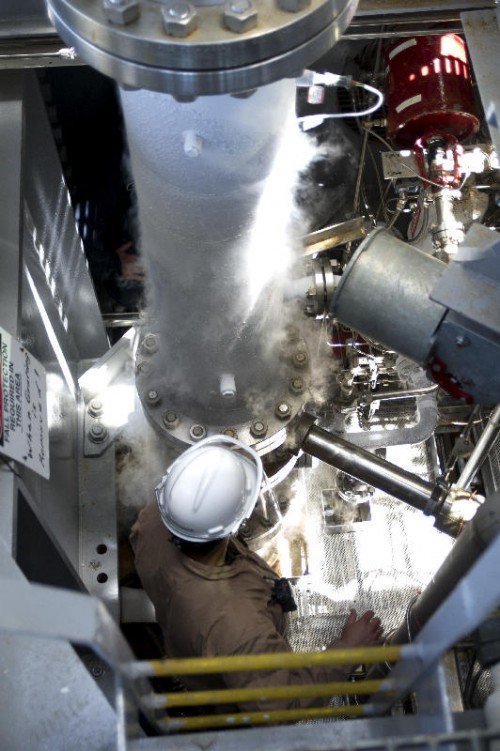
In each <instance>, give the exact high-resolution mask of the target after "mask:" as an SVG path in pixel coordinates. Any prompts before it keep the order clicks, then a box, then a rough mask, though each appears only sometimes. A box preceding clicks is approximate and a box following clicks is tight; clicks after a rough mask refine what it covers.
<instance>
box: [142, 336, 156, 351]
mask: <svg viewBox="0 0 500 751" xmlns="http://www.w3.org/2000/svg"><path fill="white" fill-rule="evenodd" d="M158 346H159V345H158V336H157V335H156V334H146V336H145V337H144V339H143V340H142V350H143V352H145V354H147V355H154V354H156V352H158Z"/></svg>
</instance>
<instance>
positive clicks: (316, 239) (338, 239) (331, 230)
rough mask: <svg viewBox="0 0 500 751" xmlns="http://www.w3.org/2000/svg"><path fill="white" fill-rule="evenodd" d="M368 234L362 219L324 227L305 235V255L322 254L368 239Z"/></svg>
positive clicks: (358, 218)
mask: <svg viewBox="0 0 500 751" xmlns="http://www.w3.org/2000/svg"><path fill="white" fill-rule="evenodd" d="M367 233H368V231H367V228H366V224H365V222H364V219H363V218H362V217H357V218H356V219H349V220H348V221H347V222H340V224H332V225H330V226H329V227H323V229H319V230H316V231H315V232H310V233H309V234H308V235H305V237H304V238H303V244H304V255H311V254H313V253H320V252H321V251H323V250H327V249H328V248H334V247H335V246H337V245H344V244H345V243H348V242H352V241H353V240H361V238H363V237H366V235H367Z"/></svg>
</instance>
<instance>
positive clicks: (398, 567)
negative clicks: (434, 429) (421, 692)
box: [267, 444, 453, 702]
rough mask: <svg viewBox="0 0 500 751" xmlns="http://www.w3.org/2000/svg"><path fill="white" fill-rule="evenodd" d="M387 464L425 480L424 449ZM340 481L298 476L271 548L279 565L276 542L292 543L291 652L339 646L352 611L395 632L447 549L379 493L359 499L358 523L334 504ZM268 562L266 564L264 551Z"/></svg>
mask: <svg viewBox="0 0 500 751" xmlns="http://www.w3.org/2000/svg"><path fill="white" fill-rule="evenodd" d="M387 458H388V459H390V460H391V461H393V462H397V463H398V464H399V465H400V466H402V467H403V468H404V469H406V470H407V471H409V472H412V473H415V474H419V475H421V476H422V477H430V476H432V471H433V470H432V460H431V457H430V456H429V454H428V452H427V450H426V448H425V446H424V445H423V444H422V445H419V446H400V447H391V448H389V449H387ZM341 475H342V473H339V472H337V471H336V470H334V469H332V468H331V467H329V466H327V465H324V464H320V465H319V466H317V467H315V468H313V469H311V470H301V471H299V472H297V475H296V479H295V485H294V489H295V493H296V499H295V501H293V502H292V506H291V510H290V512H289V513H290V517H288V519H287V518H286V517H285V520H284V527H283V531H282V532H281V535H280V538H279V539H278V540H275V541H274V542H273V543H272V545H271V546H270V547H271V548H273V547H274V548H275V549H278V550H279V552H280V559H281V561H282V564H283V562H285V565H286V561H287V557H286V555H285V554H284V547H283V544H282V543H280V539H281V540H283V539H284V540H289V539H293V542H292V544H291V546H290V559H289V564H288V565H289V568H288V569H285V570H284V571H283V573H284V575H290V574H291V575H292V576H294V575H295V578H293V579H292V581H293V589H294V595H295V598H296V601H297V605H298V609H297V612H296V614H294V615H292V619H291V622H290V631H289V637H290V640H291V643H292V645H293V648H294V649H295V650H297V651H309V650H311V651H312V650H316V649H321V648H323V647H324V646H326V645H327V644H329V643H330V642H331V641H332V640H333V639H335V638H338V637H339V636H340V633H341V630H342V627H343V624H344V623H345V620H346V618H347V616H348V615H349V611H350V609H351V608H352V607H354V608H355V609H356V610H357V612H358V614H361V613H362V612H364V611H365V610H368V609H372V610H374V611H375V612H376V613H377V614H378V615H380V617H381V618H382V623H383V626H384V628H385V630H386V632H387V633H388V632H389V631H391V630H392V629H395V628H397V626H399V624H400V623H401V621H402V620H403V618H404V614H405V611H406V608H407V607H408V604H409V603H410V602H411V601H412V600H413V599H414V598H415V596H416V595H417V594H418V593H419V592H420V591H421V590H422V589H423V588H424V587H425V586H426V585H427V584H428V582H430V581H431V579H432V577H433V575H434V573H435V571H436V569H437V568H438V567H439V565H440V564H441V562H442V561H443V560H444V558H445V557H446V555H447V553H448V552H449V550H450V549H451V547H452V544H453V543H452V540H450V538H448V537H447V536H446V535H444V534H442V533H440V532H439V531H437V530H436V529H435V528H434V527H433V526H432V519H430V518H429V517H425V516H424V515H423V514H422V513H421V512H419V511H416V510H415V509H412V508H409V507H408V506H405V505H403V504H400V503H397V502H395V501H394V500H393V499H390V498H389V497H388V496H387V495H385V494H384V493H382V492H381V491H375V492H374V493H373V495H371V496H370V495H369V494H367V495H366V497H365V499H364V500H365V502H367V503H368V504H369V507H370V513H369V518H368V519H366V520H365V521H357V520H356V519H357V518H358V514H357V506H356V505H355V504H349V503H345V502H343V501H342V500H341V498H340V496H339V492H338V488H339V479H340V477H341ZM325 499H328V503H331V502H333V503H335V504H336V508H337V509H338V510H339V512H341V514H342V516H343V522H342V523H340V522H339V524H338V526H337V527H336V528H335V527H333V526H330V525H328V524H327V523H326V520H325V505H326V504H325ZM332 499H333V501H332ZM361 500H362V499H361ZM294 503H297V504H298V505H299V506H300V509H301V510H300V514H301V515H302V516H300V515H298V516H297V517H295V518H296V519H297V518H300V519H301V522H300V524H299V525H298V527H300V533H296V534H295V537H291V536H290V531H289V530H288V528H287V525H288V524H290V518H291V517H294V515H295V514H297V511H296V509H295V507H294V505H293V504H294ZM267 554H268V559H269V560H270V561H272V560H273V554H272V551H271V550H270V549H268V550H267ZM301 567H302V570H301ZM299 574H302V575H299ZM335 701H336V702H339V701H342V700H340V699H337V700H335Z"/></svg>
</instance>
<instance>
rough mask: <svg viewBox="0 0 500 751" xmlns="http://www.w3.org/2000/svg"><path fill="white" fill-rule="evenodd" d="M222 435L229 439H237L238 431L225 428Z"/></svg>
mask: <svg viewBox="0 0 500 751" xmlns="http://www.w3.org/2000/svg"><path fill="white" fill-rule="evenodd" d="M222 435H227V436H229V438H238V431H237V430H235V428H225V430H223V431H222Z"/></svg>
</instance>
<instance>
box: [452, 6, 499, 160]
mask: <svg viewBox="0 0 500 751" xmlns="http://www.w3.org/2000/svg"><path fill="white" fill-rule="evenodd" d="M495 5H496V6H497V12H496V14H495V11H494V10H493V9H491V10H478V11H473V12H464V13H462V16H461V18H462V23H463V26H464V32H465V38H466V40H467V47H468V50H469V55H470V58H471V61H472V65H473V66H474V73H475V76H476V78H477V83H478V91H479V94H480V96H481V101H482V103H483V108H484V113H485V116H486V123H487V124H488V128H489V132H490V136H491V139H492V141H493V144H494V146H495V149H496V151H497V153H500V105H499V103H498V69H497V66H496V57H497V51H498V45H499V43H500V19H499V17H498V4H497V3H495ZM490 7H491V6H490Z"/></svg>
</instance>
